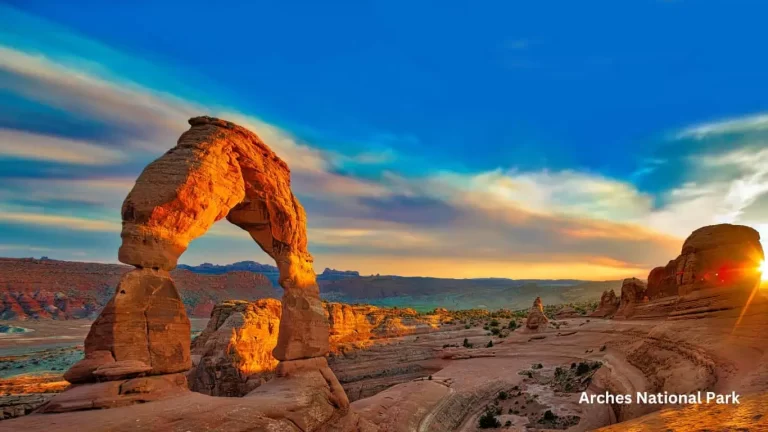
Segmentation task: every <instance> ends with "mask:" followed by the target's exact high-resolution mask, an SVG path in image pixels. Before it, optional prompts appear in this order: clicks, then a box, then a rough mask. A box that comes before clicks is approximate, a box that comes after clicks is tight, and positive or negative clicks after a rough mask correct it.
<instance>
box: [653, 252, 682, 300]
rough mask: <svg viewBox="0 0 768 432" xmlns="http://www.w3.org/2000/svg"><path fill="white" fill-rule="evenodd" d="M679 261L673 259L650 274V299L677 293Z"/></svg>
mask: <svg viewBox="0 0 768 432" xmlns="http://www.w3.org/2000/svg"><path fill="white" fill-rule="evenodd" d="M677 292H678V288H677V261H676V260H672V261H670V262H669V263H668V264H667V265H666V266H664V267H656V268H655V269H653V270H651V273H650V274H648V289H647V290H646V294H647V296H648V299H650V300H655V299H658V298H663V297H669V296H674V295H677Z"/></svg>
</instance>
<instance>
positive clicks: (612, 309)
mask: <svg viewBox="0 0 768 432" xmlns="http://www.w3.org/2000/svg"><path fill="white" fill-rule="evenodd" d="M619 303H620V299H619V297H617V296H616V293H615V292H614V291H613V290H606V291H604V292H603V295H602V296H600V304H599V305H598V306H597V309H595V311H594V312H592V313H591V314H590V315H589V316H591V317H597V318H610V317H612V316H613V315H615V314H616V310H618V309H619Z"/></svg>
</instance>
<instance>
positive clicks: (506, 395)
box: [496, 390, 509, 400]
mask: <svg viewBox="0 0 768 432" xmlns="http://www.w3.org/2000/svg"><path fill="white" fill-rule="evenodd" d="M507 398H509V393H507V392H505V391H504V390H502V391H500V392H499V394H498V395H497V396H496V399H499V400H507Z"/></svg>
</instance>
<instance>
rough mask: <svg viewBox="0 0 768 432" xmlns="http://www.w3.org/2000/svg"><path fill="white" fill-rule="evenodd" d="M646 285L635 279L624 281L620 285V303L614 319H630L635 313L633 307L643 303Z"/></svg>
mask: <svg viewBox="0 0 768 432" xmlns="http://www.w3.org/2000/svg"><path fill="white" fill-rule="evenodd" d="M646 288H647V284H646V283H645V282H643V281H641V280H640V279H637V278H629V279H624V282H623V283H622V284H621V301H620V302H619V308H618V309H617V310H616V314H615V315H614V318H624V319H626V318H630V317H632V315H633V314H634V312H635V306H636V305H637V304H640V303H643V301H644V299H645V297H646V296H645V291H646Z"/></svg>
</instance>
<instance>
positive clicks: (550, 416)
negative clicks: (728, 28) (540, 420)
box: [544, 410, 557, 421]
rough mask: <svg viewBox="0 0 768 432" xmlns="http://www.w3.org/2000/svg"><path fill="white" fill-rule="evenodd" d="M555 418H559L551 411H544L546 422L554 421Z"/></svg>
mask: <svg viewBox="0 0 768 432" xmlns="http://www.w3.org/2000/svg"><path fill="white" fill-rule="evenodd" d="M555 418H557V416H556V415H555V413H553V412H552V411H551V410H546V411H544V420H546V421H554V420H555Z"/></svg>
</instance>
